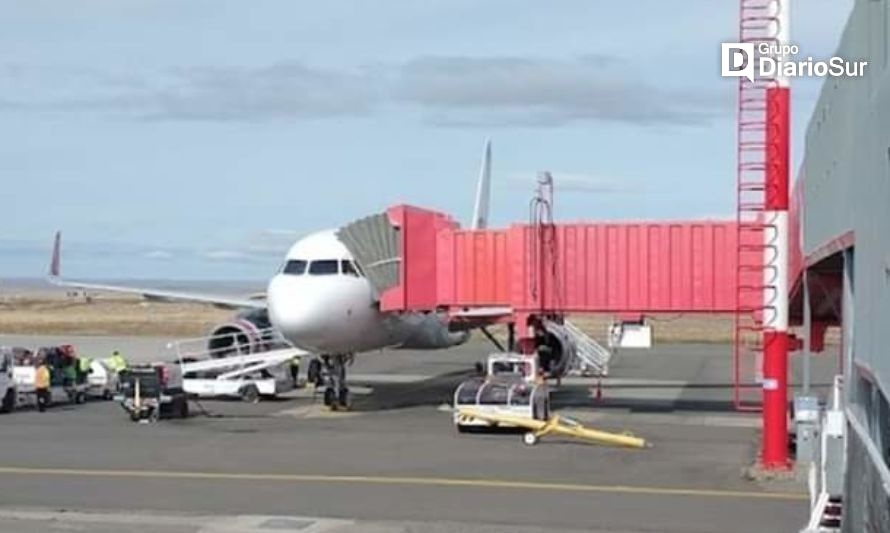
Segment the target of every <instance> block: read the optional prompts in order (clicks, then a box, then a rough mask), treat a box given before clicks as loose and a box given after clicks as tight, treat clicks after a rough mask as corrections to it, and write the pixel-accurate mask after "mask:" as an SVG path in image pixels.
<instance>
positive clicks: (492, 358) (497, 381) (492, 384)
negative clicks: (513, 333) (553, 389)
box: [453, 353, 550, 432]
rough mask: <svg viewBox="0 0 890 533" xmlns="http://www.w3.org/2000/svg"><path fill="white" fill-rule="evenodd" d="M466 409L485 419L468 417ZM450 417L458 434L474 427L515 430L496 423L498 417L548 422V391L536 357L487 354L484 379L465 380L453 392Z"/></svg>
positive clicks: (504, 423)
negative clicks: (451, 416) (452, 405)
mask: <svg viewBox="0 0 890 533" xmlns="http://www.w3.org/2000/svg"><path fill="white" fill-rule="evenodd" d="M468 410H470V411H472V412H475V413H479V414H485V415H487V416H486V417H485V418H481V417H473V416H469V415H467V414H465V413H466V411H468ZM462 411H463V412H462ZM453 416H454V418H453V420H454V425H455V426H456V427H457V430H458V431H461V432H463V431H467V430H468V429H470V428H473V427H477V428H483V427H517V425H516V424H513V423H509V422H505V421H500V420H495V418H497V417H500V416H506V417H519V418H525V419H529V420H547V419H548V418H549V417H550V391H549V389H548V387H547V384H546V383H545V382H544V380H543V379H541V377H540V375H539V373H538V363H537V358H536V357H530V356H527V355H522V354H517V353H495V354H491V355H489V356H488V360H487V365H486V373H485V376H484V377H476V378H472V379H468V380H467V381H464V382H463V383H461V384H460V385H459V386H458V387H457V390H455V391H454V415H453ZM491 417H493V418H491Z"/></svg>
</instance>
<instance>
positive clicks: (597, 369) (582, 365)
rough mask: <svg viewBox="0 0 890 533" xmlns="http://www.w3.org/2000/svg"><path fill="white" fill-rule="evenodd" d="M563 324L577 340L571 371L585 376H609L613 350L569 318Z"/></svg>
mask: <svg viewBox="0 0 890 533" xmlns="http://www.w3.org/2000/svg"><path fill="white" fill-rule="evenodd" d="M563 326H564V327H565V329H566V332H567V333H568V334H569V335H571V337H572V339H573V340H574V341H575V358H574V359H573V360H572V361H571V363H570V367H569V372H572V373H577V374H581V375H584V376H608V375H609V362H610V361H611V360H612V350H609V349H608V348H606V347H604V346H603V345H602V344H600V343H598V342H597V341H596V340H595V339H594V338H593V337H591V336H590V335H588V334H586V333H584V332H583V331H581V329H580V328H579V327H578V326H576V325H574V324H572V323H571V322H569V321H568V320H566V321H564V322H563Z"/></svg>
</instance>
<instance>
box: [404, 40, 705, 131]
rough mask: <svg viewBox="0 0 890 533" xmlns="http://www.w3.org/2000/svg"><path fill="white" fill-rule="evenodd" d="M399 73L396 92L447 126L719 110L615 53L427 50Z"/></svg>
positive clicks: (637, 119)
mask: <svg viewBox="0 0 890 533" xmlns="http://www.w3.org/2000/svg"><path fill="white" fill-rule="evenodd" d="M400 74H401V75H400V77H399V83H398V86H397V95H398V97H399V98H401V99H403V100H404V101H407V102H411V103H413V104H415V105H417V106H419V107H420V108H421V109H424V110H425V111H427V112H428V113H429V114H428V116H427V118H428V120H430V121H431V122H433V123H435V124H437V125H442V126H516V125H518V126H540V127H546V126H560V125H564V124H571V123H577V122H589V121H609V122H623V123H629V124H635V125H659V124H675V125H676V124H682V125H690V124H701V123H704V122H707V121H708V120H710V119H711V118H712V117H713V116H714V115H715V113H716V110H715V109H714V108H713V104H714V102H712V101H711V100H712V99H709V98H701V96H702V95H690V94H688V93H686V92H674V91H668V90H664V89H660V88H659V87H656V86H653V85H652V84H650V83H647V82H645V81H643V80H641V79H638V78H636V77H635V76H634V75H633V73H632V71H631V70H629V69H628V68H627V66H626V64H624V63H622V62H621V61H620V60H619V59H618V58H615V57H605V56H586V57H582V58H578V59H571V60H563V59H531V58H519V57H488V58H471V57H423V58H419V59H416V60H414V61H411V62H409V63H407V64H405V65H404V66H403V67H402V68H401V72H400Z"/></svg>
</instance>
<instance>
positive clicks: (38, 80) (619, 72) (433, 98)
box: [0, 55, 720, 127]
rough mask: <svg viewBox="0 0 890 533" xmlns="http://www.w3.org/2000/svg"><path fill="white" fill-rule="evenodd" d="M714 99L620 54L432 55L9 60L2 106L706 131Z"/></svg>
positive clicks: (203, 116) (144, 114)
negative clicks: (129, 66) (124, 66)
mask: <svg viewBox="0 0 890 533" xmlns="http://www.w3.org/2000/svg"><path fill="white" fill-rule="evenodd" d="M719 103H720V102H718V101H716V100H715V98H713V97H712V96H709V95H706V94H701V93H697V92H691V91H689V90H669V89H664V88H662V87H661V86H656V85H653V84H651V83H649V82H646V81H645V80H643V79H641V78H639V77H638V76H637V75H635V73H634V71H633V68H632V67H631V66H630V65H629V64H628V63H626V62H624V61H622V60H620V59H619V58H616V57H611V56H601V55H592V56H583V57H579V58H573V59H546V58H522V57H506V56H495V57H463V56H424V57H419V58H416V59H413V60H409V61H407V62H404V63H396V64H383V63H379V64H373V65H365V66H359V67H355V68H319V67H314V66H309V65H306V64H303V63H300V62H281V63H275V64H271V65H267V66H255V67H238V66H228V67H190V68H176V69H166V70H160V71H146V70H144V71H137V72H103V71H100V70H97V69H95V68H83V69H78V68H72V67H60V68H53V67H46V66H35V67H31V66H24V65H0V109H7V110H18V111H23V112H33V111H41V112H89V113H97V112H99V113H101V112H105V113H112V114H124V115H127V116H131V117H136V118H142V119H152V120H165V121H171V120H177V121H268V120H309V119H322V118H331V117H357V116H367V115H370V114H372V113H374V112H377V111H380V110H381V109H383V108H384V107H388V108H390V109H391V108H399V107H401V108H403V109H412V110H420V111H421V116H422V117H423V120H424V121H426V122H427V123H429V124H432V125H434V126H441V127H492V126H494V127H497V126H528V127H556V126H563V125H571V124H576V123H586V122H618V123H625V124H631V125H636V126H653V125H657V126H660V125H698V124H702V123H706V122H708V121H709V120H711V119H712V118H713V117H714V116H715V115H716V114H717V112H718V110H719Z"/></svg>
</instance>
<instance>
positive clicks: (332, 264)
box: [309, 259, 340, 276]
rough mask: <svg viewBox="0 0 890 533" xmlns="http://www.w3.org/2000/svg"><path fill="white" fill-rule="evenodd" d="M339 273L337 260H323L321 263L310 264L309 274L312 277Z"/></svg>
mask: <svg viewBox="0 0 890 533" xmlns="http://www.w3.org/2000/svg"><path fill="white" fill-rule="evenodd" d="M339 273H340V267H339V261H337V260H336V259H321V260H319V261H313V262H312V263H310V264H309V274H312V275H319V276H321V275H330V274H339Z"/></svg>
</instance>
